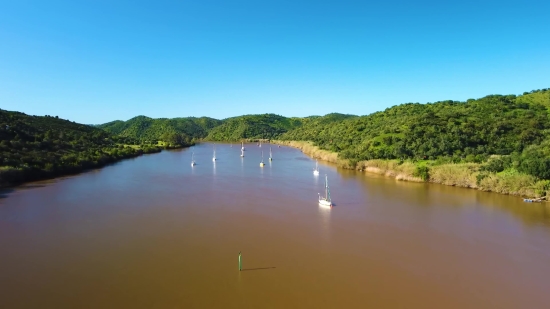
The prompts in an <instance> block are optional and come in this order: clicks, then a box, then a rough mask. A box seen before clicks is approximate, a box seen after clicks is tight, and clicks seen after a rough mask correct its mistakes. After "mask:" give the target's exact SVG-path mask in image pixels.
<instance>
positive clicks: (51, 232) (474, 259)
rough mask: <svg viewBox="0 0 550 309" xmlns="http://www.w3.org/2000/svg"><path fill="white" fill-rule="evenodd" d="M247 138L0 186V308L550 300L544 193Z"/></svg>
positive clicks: (549, 214)
mask: <svg viewBox="0 0 550 309" xmlns="http://www.w3.org/2000/svg"><path fill="white" fill-rule="evenodd" d="M246 147H247V150H246V151H245V157H244V158H241V157H240V145H233V147H230V145H228V144H219V145H217V147H216V153H217V157H218V161H217V162H216V163H215V164H214V163H213V162H212V152H213V146H212V144H201V145H198V146H195V147H193V148H191V149H186V150H180V151H165V152H162V153H160V154H154V155H146V156H142V157H138V158H135V159H130V160H126V161H122V162H119V163H117V164H114V165H111V166H108V167H105V168H103V169H100V170H94V171H90V172H87V173H84V174H81V175H77V176H72V177H66V178H61V179H56V180H54V181H49V182H37V183H32V184H28V185H26V186H22V187H18V188H15V189H12V190H4V191H2V192H0V250H1V251H0V307H1V308H548V304H550V293H548V287H549V286H550V206H547V205H548V204H526V203H523V202H522V201H521V199H520V198H517V197H511V196H504V195H498V194H492V193H485V192H479V191H475V190H469V189H463V188H454V187H446V186H442V185H433V184H418V183H409V182H399V181H396V180H394V179H391V178H384V177H381V176H377V175H371V174H364V173H361V172H356V171H349V170H339V169H337V168H335V167H333V166H329V165H324V164H320V169H321V176H320V177H316V176H314V175H313V173H312V169H313V167H314V165H315V163H314V161H312V160H311V159H309V158H308V157H306V156H305V155H304V154H302V153H301V152H300V151H299V150H296V149H292V148H287V147H281V148H278V147H277V146H274V147H273V156H274V160H273V162H271V163H269V161H268V159H267V158H268V153H269V145H265V144H264V145H263V147H262V148H260V147H258V146H257V145H256V144H248V145H246ZM261 150H263V151H264V160H265V162H266V166H265V167H263V168H261V167H260V166H259V163H260V160H261V153H260V151H261ZM191 152H194V158H195V160H196V161H197V165H196V166H194V167H191V165H190V162H191ZM325 174H327V175H328V180H329V185H330V191H331V193H332V194H331V195H332V198H333V201H334V202H335V204H336V206H335V207H333V208H332V209H325V208H320V207H319V206H318V205H317V193H318V192H323V186H324V182H323V181H324V175H325ZM239 251H241V252H242V257H243V271H240V272H239V270H238V260H237V258H238V253H239Z"/></svg>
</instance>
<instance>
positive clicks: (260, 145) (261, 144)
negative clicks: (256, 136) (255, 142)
mask: <svg viewBox="0 0 550 309" xmlns="http://www.w3.org/2000/svg"><path fill="white" fill-rule="evenodd" d="M260 148H262V140H260Z"/></svg>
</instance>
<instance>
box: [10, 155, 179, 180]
mask: <svg viewBox="0 0 550 309" xmlns="http://www.w3.org/2000/svg"><path fill="white" fill-rule="evenodd" d="M121 147H122V150H118V149H117V150H112V151H110V152H103V153H101V154H100V155H99V156H98V157H97V158H96V160H91V159H81V160H78V161H73V162H67V163H66V165H54V164H49V165H47V166H46V168H44V169H40V168H36V167H29V166H26V167H10V166H0V188H9V187H14V186H18V185H21V184H23V183H26V182H31V181H38V180H46V179H53V178H56V177H61V176H67V175H75V174H79V173H82V172H85V171H87V170H90V169H95V168H101V167H104V166H107V165H109V164H113V163H116V162H119V161H122V160H125V159H131V158H135V157H138V156H141V155H143V154H152V153H159V152H161V151H162V149H161V148H159V147H140V146H137V145H131V146H124V145H121ZM180 148H181V147H180ZM166 149H173V148H166Z"/></svg>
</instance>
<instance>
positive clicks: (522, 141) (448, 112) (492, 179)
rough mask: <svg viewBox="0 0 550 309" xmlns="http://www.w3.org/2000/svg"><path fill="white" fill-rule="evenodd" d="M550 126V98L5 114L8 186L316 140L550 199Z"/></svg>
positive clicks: (342, 155) (352, 155) (405, 172)
mask: <svg viewBox="0 0 550 309" xmlns="http://www.w3.org/2000/svg"><path fill="white" fill-rule="evenodd" d="M0 111H1V110H0ZM549 117H550V89H542V90H534V91H531V92H525V93H523V94H522V95H519V96H516V95H489V96H486V97H483V98H480V99H469V100H467V101H466V102H457V101H442V102H435V103H428V104H419V103H407V104H402V105H398V106H394V107H391V108H388V109H386V110H384V111H381V112H377V113H373V114H371V115H367V116H354V115H344V114H337V113H334V114H328V115H325V116H310V117H305V118H287V117H283V116H279V115H275V114H262V115H244V116H239V117H233V118H228V119H224V120H216V119H212V118H208V117H201V118H195V117H187V118H173V119H166V118H161V119H152V118H148V117H145V116H138V117H135V118H132V119H130V120H128V121H113V122H110V123H106V124H102V125H98V126H86V125H80V124H75V123H73V122H70V121H66V120H62V119H57V118H54V117H49V116H46V117H36V116H32V117H31V116H27V115H24V114H21V113H16V112H6V111H1V113H0V150H1V151H2V157H1V161H0V182H4V183H13V182H20V181H25V180H29V179H36V178H41V177H50V176H52V175H57V174H62V173H66V172H67V171H79V170H82V169H84V168H88V167H93V166H100V165H103V164H105V163H108V162H112V161H115V160H117V159H120V158H123V157H128V156H134V155H137V154H139V153H140V152H141V151H145V152H149V151H159V149H158V147H157V146H158V145H161V146H163V147H166V148H171V147H181V146H187V145H191V144H193V143H195V141H199V140H209V141H240V140H243V139H246V140H257V139H278V140H284V141H285V140H286V141H311V142H313V145H312V146H316V147H317V148H316V149H319V150H320V151H322V150H327V151H331V152H334V153H337V154H338V160H339V162H344V161H345V165H346V166H349V167H356V168H367V167H370V168H377V169H378V170H387V171H390V170H399V171H401V172H402V177H405V178H407V177H414V178H416V179H422V180H424V181H434V182H441V183H447V184H453V185H463V186H470V187H478V188H486V189H487V190H493V191H498V192H508V193H512V192H520V191H521V190H520V189H519V188H520V187H521V186H524V187H525V186H531V187H533V188H534V189H533V190H534V191H533V190H531V191H521V192H535V191H536V192H543V191H545V190H546V191H548V190H550V118H549ZM100 129H102V130H100ZM138 145H139V146H138ZM335 155H336V154H335ZM331 160H336V159H331ZM340 160H344V161H340ZM384 160H385V161H384ZM366 162H370V163H366ZM451 174H452V177H451V176H450V175H451ZM466 178H468V179H467V180H465V181H464V182H463V183H462V184H458V183H460V182H461V181H462V180H464V179H466ZM512 187H513V188H512ZM495 188H498V189H495ZM518 194H519V193H518ZM521 194H527V193H521Z"/></svg>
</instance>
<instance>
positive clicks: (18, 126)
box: [0, 109, 160, 186]
mask: <svg viewBox="0 0 550 309" xmlns="http://www.w3.org/2000/svg"><path fill="white" fill-rule="evenodd" d="M158 151H160V148H157V147H154V146H147V145H141V146H140V145H138V144H137V141H135V140H133V139H131V138H126V137H120V136H114V135H112V134H109V133H107V132H105V131H103V130H101V129H97V128H94V127H92V126H87V125H82V124H77V123H74V122H71V121H68V120H63V119H58V117H51V116H45V117H38V116H28V115H25V114H23V113H18V112H9V111H5V110H1V109H0V154H1V155H0V186H6V185H13V184H17V183H21V182H24V181H30V180H37V179H43V178H50V177H55V176H58V175H63V174H67V173H76V172H80V171H82V170H84V169H88V168H93V167H99V166H103V165H105V164H108V163H111V162H115V161H117V160H120V159H123V158H129V157H135V156H138V155H140V154H142V153H151V152H158Z"/></svg>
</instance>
